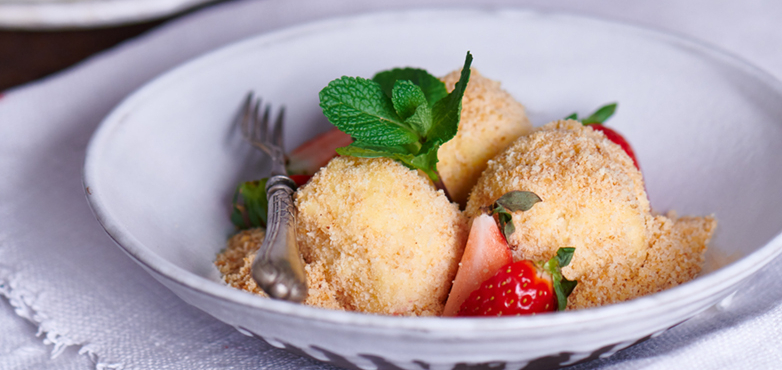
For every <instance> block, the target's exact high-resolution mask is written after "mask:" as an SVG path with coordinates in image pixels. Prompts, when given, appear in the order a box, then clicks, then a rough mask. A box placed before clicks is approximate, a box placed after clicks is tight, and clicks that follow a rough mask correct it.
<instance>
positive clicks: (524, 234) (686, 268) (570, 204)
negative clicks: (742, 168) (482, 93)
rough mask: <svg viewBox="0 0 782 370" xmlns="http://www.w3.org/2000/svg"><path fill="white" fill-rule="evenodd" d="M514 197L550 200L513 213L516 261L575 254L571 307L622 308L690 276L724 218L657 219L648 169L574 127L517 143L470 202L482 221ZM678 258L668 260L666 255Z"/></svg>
mask: <svg viewBox="0 0 782 370" xmlns="http://www.w3.org/2000/svg"><path fill="white" fill-rule="evenodd" d="M512 190H527V191H532V192H534V193H535V194H537V195H538V196H539V197H540V198H541V199H542V202H539V203H537V204H535V205H534V206H533V207H532V209H530V210H528V211H526V212H515V213H514V214H513V223H514V225H515V227H516V231H515V232H514V233H513V234H512V235H511V237H510V240H509V243H510V244H511V248H512V249H513V255H514V260H519V259H530V260H533V261H546V260H548V259H549V258H551V257H552V256H553V255H554V254H555V253H556V251H557V249H559V248H560V247H575V248H576V251H575V255H574V257H573V260H572V262H571V264H570V265H569V266H567V267H565V268H563V269H562V273H563V275H564V276H565V277H567V278H568V279H571V280H578V281H579V284H578V286H577V287H576V290H575V291H574V292H573V294H571V296H570V298H569V305H568V307H569V308H571V309H578V308H585V307H592V306H598V305H603V304H607V303H613V302H618V301H623V300H626V299H630V298H635V297H638V296H640V295H644V294H649V293H653V292H656V291H659V290H662V289H665V288H668V287H670V286H673V285H676V284H679V283H682V282H684V281H687V280H690V279H692V278H693V277H694V276H695V275H696V274H697V273H698V272H699V271H700V266H701V262H702V255H703V252H704V251H705V248H706V244H707V242H708V240H709V239H710V238H711V235H712V232H713V229H714V227H715V226H716V221H714V219H713V218H712V217H704V218H697V217H694V218H683V219H675V217H672V218H667V217H664V216H652V214H651V211H650V206H649V201H648V198H647V195H646V191H645V189H644V183H643V178H642V176H641V172H640V171H639V170H638V169H637V168H636V167H635V165H634V164H633V161H632V159H630V157H629V156H628V155H627V154H626V153H625V152H624V150H622V148H621V147H619V146H618V145H616V144H615V143H613V142H611V141H610V140H608V139H607V138H606V137H605V135H603V134H602V133H601V132H598V131H594V130H592V129H591V128H590V127H588V126H583V125H582V124H581V123H580V122H577V121H573V120H566V121H556V122H552V123H549V124H547V125H544V126H542V127H540V128H539V129H537V130H535V131H534V132H532V133H531V134H529V135H527V136H523V137H521V138H519V139H518V140H517V141H516V142H515V143H513V145H511V146H510V147H508V149H507V150H506V151H505V152H503V153H502V154H500V155H498V156H497V157H495V158H494V159H493V160H491V161H489V163H488V167H487V169H486V171H484V173H483V175H482V176H481V177H480V179H479V180H478V183H477V185H476V186H475V188H474V189H473V191H472V193H471V195H470V199H469V202H468V204H467V209H466V211H465V212H466V214H467V215H468V216H470V217H475V216H477V215H479V214H480V212H482V211H481V207H486V206H489V205H491V204H492V203H493V202H494V201H495V200H496V199H497V198H499V197H500V196H501V195H503V194H505V193H507V192H509V191H512ZM674 256H679V257H680V258H676V259H669V258H668V257H674Z"/></svg>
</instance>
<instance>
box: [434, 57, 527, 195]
mask: <svg viewBox="0 0 782 370" xmlns="http://www.w3.org/2000/svg"><path fill="white" fill-rule="evenodd" d="M460 75H461V70H456V71H453V72H451V73H450V74H448V75H446V76H445V77H443V79H442V80H443V82H444V83H445V86H446V88H447V89H448V91H452V90H453V88H454V86H455V85H456V82H458V81H459V77H460ZM531 130H532V124H530V122H529V119H527V114H526V111H525V110H524V106H522V105H521V103H519V102H518V101H516V100H515V99H514V98H513V96H511V95H510V94H509V93H508V92H507V91H505V90H503V89H502V87H500V83H499V82H498V81H494V80H491V79H488V78H486V77H484V76H482V75H481V74H480V73H479V72H478V71H477V70H476V69H475V68H473V69H471V72H470V81H469V83H467V88H466V90H465V91H464V97H463V98H462V113H461V118H460V121H459V131H458V132H457V133H456V136H455V137H454V138H453V139H451V140H450V141H448V142H447V143H445V144H443V146H442V147H441V148H440V150H439V151H438V153H437V156H438V158H439V160H440V162H439V163H438V164H437V169H438V172H439V174H440V176H441V177H442V180H443V183H444V184H445V187H446V188H447V189H448V194H449V195H450V197H451V199H452V200H453V201H454V202H457V203H459V204H461V205H464V204H466V203H467V196H468V194H469V192H470V189H472V187H473V186H474V185H475V183H476V182H477V181H478V177H480V175H481V172H483V170H484V169H486V162H487V161H488V160H489V159H491V158H492V157H494V156H495V155H497V153H500V152H502V151H503V150H504V149H505V148H506V147H508V145H510V144H511V143H512V142H513V141H514V140H516V138H518V137H519V136H521V135H524V134H527V133H529V132H530V131H531Z"/></svg>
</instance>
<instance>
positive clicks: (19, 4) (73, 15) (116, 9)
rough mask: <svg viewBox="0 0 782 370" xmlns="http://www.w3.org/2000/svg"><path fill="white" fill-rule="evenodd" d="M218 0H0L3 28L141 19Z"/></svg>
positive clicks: (77, 25) (93, 24)
mask: <svg viewBox="0 0 782 370" xmlns="http://www.w3.org/2000/svg"><path fill="white" fill-rule="evenodd" d="M215 1H216V0H0V28H14V29H61V28H84V27H99V26H112V25H121V24H127V23H134V22H141V21H146V20H152V19H156V18H161V17H165V16H167V15H171V14H176V13H178V12H181V11H184V10H186V9H189V8H192V7H195V6H198V5H201V4H206V3H209V2H215Z"/></svg>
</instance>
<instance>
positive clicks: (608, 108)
mask: <svg viewBox="0 0 782 370" xmlns="http://www.w3.org/2000/svg"><path fill="white" fill-rule="evenodd" d="M614 112H616V103H611V104H606V105H604V106H602V107H600V108H598V109H597V110H596V111H595V112H594V113H592V115H590V116H589V117H587V118H584V119H583V120H581V123H583V124H585V125H591V124H603V123H604V122H605V121H607V120H608V119H609V118H611V116H613V115H614Z"/></svg>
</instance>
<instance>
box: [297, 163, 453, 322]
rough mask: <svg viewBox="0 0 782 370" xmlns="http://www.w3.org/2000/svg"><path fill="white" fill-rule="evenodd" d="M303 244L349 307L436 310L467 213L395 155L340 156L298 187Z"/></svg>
mask: <svg viewBox="0 0 782 370" xmlns="http://www.w3.org/2000/svg"><path fill="white" fill-rule="evenodd" d="M295 202H296V207H297V209H298V212H299V224H298V228H297V232H298V238H299V239H298V240H299V247H300V248H301V252H302V256H303V257H304V261H305V262H306V263H307V264H308V265H314V264H316V265H318V266H320V267H321V268H322V271H323V274H324V275H323V276H324V279H325V282H326V284H328V285H329V286H330V289H332V290H333V291H334V292H336V294H337V297H336V299H337V301H338V302H339V303H340V304H341V305H342V307H343V308H344V309H347V310H352V311H361V312H368V313H381V314H392V315H427V316H428V315H439V314H440V313H441V312H442V310H443V306H444V303H445V299H446V298H447V295H448V291H449V289H450V286H451V281H452V280H453V278H454V275H455V274H456V269H457V265H458V263H459V260H460V258H461V255H462V252H463V249H464V244H465V243H466V240H467V233H468V229H467V219H466V218H465V217H464V216H463V215H462V214H461V212H460V211H459V209H458V206H457V205H456V204H453V203H451V202H449V201H448V199H447V198H446V197H445V195H444V194H443V192H442V191H436V190H435V189H434V187H433V186H432V184H431V182H430V181H429V179H428V178H427V177H426V176H424V175H422V174H419V173H418V172H416V171H411V170H410V169H408V168H407V167H405V166H403V165H402V164H399V163H397V162H395V161H393V160H390V159H385V158H376V159H367V158H353V157H337V158H335V159H333V160H332V161H331V162H329V164H328V165H327V166H326V167H324V168H323V169H321V170H320V171H319V172H318V173H317V174H316V175H315V176H314V177H313V178H312V180H311V181H310V182H309V183H308V184H307V185H306V186H304V187H303V188H301V189H299V191H298V192H297V193H296V198H295Z"/></svg>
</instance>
